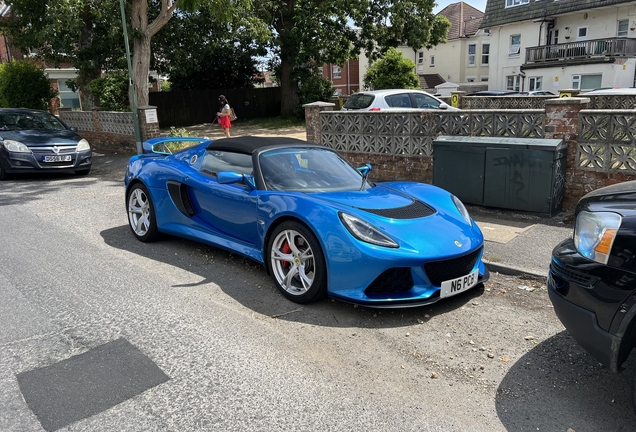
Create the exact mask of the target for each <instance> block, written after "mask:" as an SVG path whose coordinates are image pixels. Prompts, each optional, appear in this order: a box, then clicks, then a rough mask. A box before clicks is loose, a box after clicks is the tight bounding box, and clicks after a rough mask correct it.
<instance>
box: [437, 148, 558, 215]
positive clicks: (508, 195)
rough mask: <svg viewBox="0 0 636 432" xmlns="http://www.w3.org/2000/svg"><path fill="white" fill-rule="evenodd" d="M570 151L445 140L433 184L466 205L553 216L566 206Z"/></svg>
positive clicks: (438, 155)
mask: <svg viewBox="0 0 636 432" xmlns="http://www.w3.org/2000/svg"><path fill="white" fill-rule="evenodd" d="M566 149H567V148H566V145H565V144H564V143H563V141H562V140H558V139H541V138H500V137H466V136H440V137H437V138H436V139H435V140H434V141H433V184H434V185H435V186H439V187H441V188H443V189H446V190H447V191H449V192H451V193H452V194H453V195H455V196H457V197H458V198H459V199H460V200H462V201H463V202H465V203H467V204H476V205H483V206H487V207H497V208H503V209H511V210H521V211H528V212H535V213H542V214H546V215H549V216H553V215H555V214H557V213H558V212H560V211H561V207H562V204H563V190H564V187H565V160H566V159H565V156H566Z"/></svg>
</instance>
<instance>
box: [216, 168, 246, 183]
mask: <svg viewBox="0 0 636 432" xmlns="http://www.w3.org/2000/svg"><path fill="white" fill-rule="evenodd" d="M216 181H217V182H218V183H219V184H233V183H240V182H242V181H243V174H239V173H237V172H234V171H221V172H220V173H218V174H217V175H216Z"/></svg>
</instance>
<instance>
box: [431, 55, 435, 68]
mask: <svg viewBox="0 0 636 432" xmlns="http://www.w3.org/2000/svg"><path fill="white" fill-rule="evenodd" d="M431 67H435V56H431Z"/></svg>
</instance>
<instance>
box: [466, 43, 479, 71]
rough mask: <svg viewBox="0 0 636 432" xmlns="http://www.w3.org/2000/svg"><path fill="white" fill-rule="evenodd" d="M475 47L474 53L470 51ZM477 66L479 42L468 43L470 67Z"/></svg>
mask: <svg viewBox="0 0 636 432" xmlns="http://www.w3.org/2000/svg"><path fill="white" fill-rule="evenodd" d="M471 48H472V49H473V53H472V54H471V53H470V49H471ZM474 66H477V44H476V43H471V44H468V67H474Z"/></svg>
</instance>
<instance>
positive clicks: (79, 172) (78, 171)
mask: <svg viewBox="0 0 636 432" xmlns="http://www.w3.org/2000/svg"><path fill="white" fill-rule="evenodd" d="M90 172H91V169H90V168H88V169H83V170H77V171H75V174H77V175H78V176H85V175H88V174H89V173H90Z"/></svg>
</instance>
